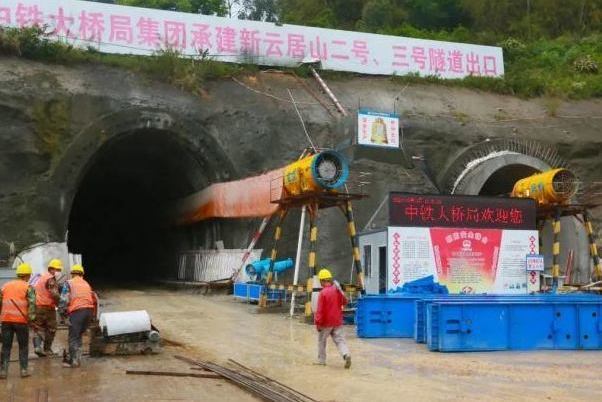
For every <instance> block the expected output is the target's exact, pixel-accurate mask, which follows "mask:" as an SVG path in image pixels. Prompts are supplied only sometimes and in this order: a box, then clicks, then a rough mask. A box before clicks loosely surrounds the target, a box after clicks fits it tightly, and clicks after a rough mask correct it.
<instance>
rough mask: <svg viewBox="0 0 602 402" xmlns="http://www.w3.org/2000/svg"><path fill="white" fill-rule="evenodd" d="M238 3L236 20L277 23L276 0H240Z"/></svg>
mask: <svg viewBox="0 0 602 402" xmlns="http://www.w3.org/2000/svg"><path fill="white" fill-rule="evenodd" d="M240 3H241V4H240V5H241V6H242V8H241V9H240V11H239V12H238V18H240V19H241V20H254V21H268V22H276V21H278V6H277V4H276V3H277V0H241V1H240Z"/></svg>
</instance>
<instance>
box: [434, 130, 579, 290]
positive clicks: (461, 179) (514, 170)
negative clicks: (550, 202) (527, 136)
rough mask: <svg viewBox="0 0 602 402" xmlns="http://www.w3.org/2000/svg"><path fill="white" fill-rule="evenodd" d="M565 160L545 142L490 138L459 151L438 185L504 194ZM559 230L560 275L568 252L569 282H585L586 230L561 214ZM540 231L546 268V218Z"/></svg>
mask: <svg viewBox="0 0 602 402" xmlns="http://www.w3.org/2000/svg"><path fill="white" fill-rule="evenodd" d="M565 166H567V164H566V162H564V161H563V160H562V158H560V156H559V155H558V154H557V153H556V151H555V150H554V149H553V148H552V147H550V146H547V145H544V144H539V143H534V142H529V141H519V140H493V141H486V142H484V143H480V144H476V145H474V146H473V147H471V148H469V149H467V150H466V151H464V152H463V153H462V154H460V155H459V156H458V157H457V158H456V159H455V160H454V161H453V162H452V163H451V165H450V166H449V167H448V169H447V172H446V174H445V175H444V176H443V180H442V185H441V186H442V188H444V189H445V190H446V191H448V192H449V193H451V194H467V195H482V196H508V195H509V194H510V193H511V192H512V189H513V187H514V184H515V183H516V182H517V181H518V180H520V179H522V178H524V177H528V176H531V175H532V174H534V173H539V172H544V171H547V170H549V169H551V168H553V167H554V168H556V167H565ZM560 221H561V227H562V228H563V229H562V231H561V233H560V244H561V247H560V258H559V261H560V267H561V274H564V273H565V271H566V267H567V261H568V255H569V252H570V251H571V250H572V251H573V252H574V260H573V269H572V271H571V282H572V283H588V282H589V279H590V274H591V258H590V257H589V244H588V240H587V233H586V231H585V229H584V228H583V225H582V223H581V222H580V221H579V220H577V219H576V218H574V217H562V218H561V220H560ZM540 234H541V240H542V248H541V249H540V253H541V254H543V255H544V257H545V265H546V269H547V270H548V272H549V270H550V267H551V266H552V247H553V238H554V233H553V227H552V224H551V222H550V221H548V222H547V223H546V224H545V226H544V227H543V229H542V231H541V232H540Z"/></svg>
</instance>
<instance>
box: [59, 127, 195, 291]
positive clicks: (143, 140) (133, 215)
mask: <svg viewBox="0 0 602 402" xmlns="http://www.w3.org/2000/svg"><path fill="white" fill-rule="evenodd" d="M204 181H205V174H204V172H203V169H202V166H201V164H200V163H199V161H198V160H196V159H195V155H194V154H193V152H192V151H191V150H189V149H188V148H187V146H186V145H184V144H182V143H181V142H180V141H179V140H178V139H177V137H176V135H175V134H173V133H171V132H166V131H161V130H138V131H135V132H131V133H124V134H121V135H119V136H118V138H117V139H115V140H112V141H110V142H108V143H106V144H105V145H103V146H102V147H101V149H100V150H99V151H98V152H97V154H96V156H95V157H94V158H93V159H92V161H91V162H90V163H89V166H88V168H87V169H86V171H85V173H84V176H83V178H81V181H80V184H79V187H78V189H77V192H76V195H75V198H74V201H73V205H72V208H71V212H70V216H69V225H68V230H69V231H68V247H69V250H70V252H72V253H79V254H82V260H83V264H84V266H85V268H86V275H87V276H88V277H90V278H92V279H93V280H95V281H97V282H99V281H100V282H108V283H119V282H126V281H127V282H131V281H133V280H135V281H144V280H150V279H153V278H161V279H163V278H168V277H170V276H173V275H174V272H175V271H174V270H175V266H176V253H177V250H178V242H180V241H181V239H182V238H181V235H182V233H180V232H179V229H177V228H175V227H173V226H172V225H171V224H170V221H169V216H168V212H169V208H170V206H171V203H172V202H173V200H175V199H177V198H179V197H182V196H184V195H187V194H189V193H191V192H193V191H195V190H198V189H199V188H201V186H203V183H204Z"/></svg>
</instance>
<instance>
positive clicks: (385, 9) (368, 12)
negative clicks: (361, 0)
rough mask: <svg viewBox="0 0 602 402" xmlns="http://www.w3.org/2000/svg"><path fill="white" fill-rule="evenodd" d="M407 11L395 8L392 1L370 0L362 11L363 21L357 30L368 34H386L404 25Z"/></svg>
mask: <svg viewBox="0 0 602 402" xmlns="http://www.w3.org/2000/svg"><path fill="white" fill-rule="evenodd" d="M406 17H407V14H406V12H405V10H404V9H403V8H401V7H397V6H395V4H393V1H392V0H369V1H367V2H366V4H364V7H363V9H362V19H361V20H360V21H358V23H357V28H358V29H360V30H362V31H368V32H386V31H388V30H391V28H394V27H395V26H399V25H401V24H403V22H404V21H405V19H406Z"/></svg>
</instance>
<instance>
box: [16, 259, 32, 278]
mask: <svg viewBox="0 0 602 402" xmlns="http://www.w3.org/2000/svg"><path fill="white" fill-rule="evenodd" d="M31 272H32V270H31V265H29V264H28V263H26V262H24V263H23V264H20V265H19V266H18V267H17V276H21V275H31Z"/></svg>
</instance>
